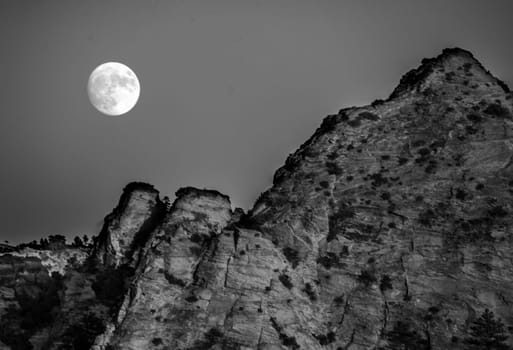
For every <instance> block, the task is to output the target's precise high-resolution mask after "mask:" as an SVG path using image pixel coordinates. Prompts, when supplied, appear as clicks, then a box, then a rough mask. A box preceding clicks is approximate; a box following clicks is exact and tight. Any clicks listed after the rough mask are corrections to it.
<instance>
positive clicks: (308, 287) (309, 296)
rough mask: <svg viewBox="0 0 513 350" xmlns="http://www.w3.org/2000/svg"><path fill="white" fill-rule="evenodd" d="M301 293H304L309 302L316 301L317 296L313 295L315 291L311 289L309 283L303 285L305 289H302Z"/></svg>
mask: <svg viewBox="0 0 513 350" xmlns="http://www.w3.org/2000/svg"><path fill="white" fill-rule="evenodd" d="M303 292H305V293H306V295H308V298H309V299H310V300H311V301H316V300H317V295H316V294H315V291H314V289H313V287H312V285H311V284H310V283H306V284H305V288H303Z"/></svg>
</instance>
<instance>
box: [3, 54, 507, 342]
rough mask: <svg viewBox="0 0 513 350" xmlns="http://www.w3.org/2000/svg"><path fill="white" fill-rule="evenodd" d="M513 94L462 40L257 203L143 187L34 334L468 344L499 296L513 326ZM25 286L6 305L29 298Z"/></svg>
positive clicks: (315, 140) (131, 193) (298, 158)
mask: <svg viewBox="0 0 513 350" xmlns="http://www.w3.org/2000/svg"><path fill="white" fill-rule="evenodd" d="M512 101H513V99H512V94H511V93H510V92H509V89H508V88H507V86H506V85H505V84H504V83H503V82H501V81H500V80H498V79H496V78H495V77H493V76H492V75H491V74H490V73H489V72H488V71H486V69H485V68H484V67H483V66H482V65H481V64H480V63H479V62H478V61H477V60H476V59H475V58H474V57H473V56H472V55H471V54H470V53H469V52H467V51H464V50H461V49H447V50H444V52H443V53H442V54H441V55H440V56H438V57H435V58H432V59H425V60H423V62H422V65H421V66H420V67H419V68H416V69H414V70H412V71H411V72H409V73H407V74H406V75H405V76H404V77H403V78H402V79H401V82H400V84H399V86H398V87H397V88H396V89H395V90H394V91H393V93H392V94H391V96H390V97H389V98H388V99H387V100H386V101H382V100H378V101H374V102H373V103H372V104H371V105H369V106H364V107H358V108H356V107H353V108H347V109H343V110H341V111H340V112H339V113H338V114H335V115H331V116H328V117H327V118H326V119H325V120H324V121H323V123H322V125H321V126H320V127H319V129H317V131H316V132H315V133H314V135H313V136H312V137H311V138H310V139H309V140H308V141H307V142H305V143H304V144H303V145H302V146H301V147H300V148H299V149H298V150H297V151H296V152H295V153H293V154H291V155H290V156H289V157H288V159H287V160H286V162H285V165H284V166H283V167H282V168H280V169H278V171H277V172H276V173H275V176H274V181H273V186H272V187H271V188H270V189H269V190H267V191H266V192H264V193H263V194H262V195H261V196H260V198H259V199H258V200H257V201H256V203H255V205H254V207H253V208H252V210H251V211H250V212H249V213H244V212H243V211H241V210H240V209H236V210H232V208H231V204H230V200H229V198H228V197H227V196H225V195H223V194H221V193H219V192H217V191H213V190H200V189H195V188H191V187H187V188H183V189H180V190H179V191H177V193H176V199H175V201H174V203H173V204H172V205H171V206H170V207H167V206H166V204H165V203H164V202H162V201H161V200H160V199H159V193H158V192H157V191H156V190H155V189H154V188H153V187H152V186H150V185H147V184H141V183H135V184H130V185H128V186H127V187H126V188H125V190H124V192H123V195H122V197H121V200H120V203H119V205H118V206H117V207H116V209H114V211H113V212H112V213H111V214H110V215H108V216H107V217H106V220H105V225H104V227H103V229H102V232H101V233H100V235H99V237H98V238H97V239H96V241H95V247H94V249H93V252H92V253H91V255H90V258H89V259H87V261H86V262H85V263H84V264H82V265H80V264H79V265H80V266H78V267H75V268H73V269H66V270H65V275H64V277H63V278H62V279H61V282H59V283H61V284H60V285H58V286H57V287H56V289H55V290H56V291H57V295H58V298H57V299H55V298H54V297H52V298H54V299H51V300H54V301H55V300H57V303H56V304H52V308H51V309H52V310H53V312H54V313H55V314H57V315H61V317H60V318H59V320H56V319H55V318H52V319H50V320H46V321H45V322H46V323H44V327H39V328H38V327H35V329H34V330H31V331H30V332H29V331H26V332H25V333H23V334H26V335H30V341H31V344H32V345H33V346H34V348H36V349H42V348H52V349H53V348H66V346H68V347H69V346H70V344H73V346H75V348H83V349H87V348H90V347H92V348H93V349H96V350H107V349H110V350H111V349H134V350H135V349H187V350H192V349H260V350H266V349H267V350H270V349H333V350H334V349H337V350H338V349H348V350H349V349H350V350H360V349H403V348H412V346H415V347H416V348H419V349H432V350H436V349H463V348H464V344H465V339H466V338H468V337H469V334H470V326H471V325H472V323H473V322H474V321H475V320H476V319H477V318H478V317H479V316H480V315H481V314H482V312H483V311H484V310H485V309H489V310H491V311H492V312H493V314H494V315H495V317H497V318H498V319H500V320H501V322H503V323H504V324H505V325H506V328H505V331H506V332H510V333H511V331H512V330H513V311H512V310H513V249H512V248H513V232H512V229H511V227H512V226H513V222H512V221H513V219H512V215H511V213H512V212H513V138H512V136H513V114H512V109H513V103H512ZM5 256H7V255H5ZM9 256H10V258H9V259H15V261H16V262H15V265H16V264H29V263H30V264H34V262H32V260H31V259H33V258H26V259H25V260H23V259H21V258H20V257H13V256H12V255H9ZM16 259H18V260H16ZM19 259H21V260H19ZM25 261H26V262H25ZM43 268H44V270H43V271H44V273H42V272H38V271H40V270H41V269H43ZM32 269H33V271H34V272H32V274H38V273H39V274H40V275H41V276H43V275H44V276H45V277H44V278H45V279H47V278H50V277H49V275H48V270H46V268H45V267H44V266H43V264H42V263H37V262H36V263H35V265H34V267H33V268H32ZM9 281H11V282H9V283H11V285H12V286H13V287H14V289H15V288H16V285H17V283H18V282H17V280H16V279H15V278H10V280H9ZM42 281H43V283H48V281H47V282H44V280H42ZM14 289H12V288H11V289H6V288H3V287H2V288H0V293H1V294H0V299H1V300H0V303H3V304H1V305H4V306H2V307H3V309H7V308H10V309H11V310H18V309H20V308H21V309H23V307H26V306H23V305H21V304H22V302H20V299H19V298H18V297H17V296H16V293H14V292H13V290H14ZM52 295H53V294H52ZM29 299H30V298H29ZM30 300H32V299H30ZM26 310H29V309H26ZM17 315H18V316H17ZM9 317H10V318H9V320H10V324H14V325H18V326H19V325H20V324H21V323H20V322H21V321H20V319H19V317H21V316H19V314H16V313H14V312H12V311H11V312H10V314H9ZM17 317H18V318H17ZM49 324H51V325H52V328H51V330H49V328H48V327H47V325H49ZM3 325H4V326H3V327H4V328H2V329H4V330H5V329H6V327H5V323H3ZM0 326H1V325H0ZM508 327H509V328H508ZM7 329H8V330H12V328H9V327H7ZM78 330H82V331H81V332H79V331H78ZM84 330H85V331H84ZM77 332H78V334H79V336H77V335H73V334H75V333H77ZM19 339H20V338H19V337H18V338H13V337H7V336H6V335H5V332H4V333H2V331H1V330H0V340H1V341H2V342H4V343H5V344H6V345H7V346H11V348H14V349H16V348H20V349H22V348H23V347H21V346H22V345H23V344H22V345H19V344H18V343H16V341H20V340H19ZM43 340H44V342H43ZM512 342H513V337H510V338H509V343H510V344H512ZM79 344H85V345H79ZM25 345H26V344H25ZM512 345H513V344H512ZM80 346H82V347H80ZM23 349H24V348H23Z"/></svg>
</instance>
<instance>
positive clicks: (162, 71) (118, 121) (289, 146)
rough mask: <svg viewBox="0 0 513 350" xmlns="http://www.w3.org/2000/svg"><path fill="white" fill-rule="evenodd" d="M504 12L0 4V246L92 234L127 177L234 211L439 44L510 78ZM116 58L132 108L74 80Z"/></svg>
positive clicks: (508, 6) (439, 6) (440, 6)
mask: <svg viewBox="0 0 513 350" xmlns="http://www.w3.org/2000/svg"><path fill="white" fill-rule="evenodd" d="M512 13H513V1H511V0H504V1H499V0H493V1H470V0H459V1H458V0H451V1H447V0H436V1H433V0H430V1H420V0H418V1H412V0H387V1H378V0H375V1H366V0H354V1H344V0H331V1H328V0H315V1H314V0H310V1H301V0H289V1H286V0H272V1H271V0H267V1H257V0H251V1H250V0H233V1H232V0H216V1H210V0H203V1H194V0H184V1H39V0H38V1H21V0H6V1H1V2H0V49H1V55H0V79H1V84H0V160H1V168H0V222H1V228H0V238H1V239H2V240H4V239H7V240H10V241H11V242H20V241H28V240H32V239H37V238H39V237H42V236H46V235H48V234H67V235H69V236H73V235H75V234H84V233H87V234H96V233H97V232H98V231H99V226H100V223H101V221H102V219H103V217H104V216H105V215H106V214H107V213H108V212H109V211H110V210H111V209H112V207H113V206H115V204H116V203H117V200H118V197H119V195H120V192H121V189H122V188H123V187H124V185H125V184H126V183H127V182H129V181H133V180H141V181H147V182H150V183H152V184H154V185H155V186H156V187H157V188H158V189H159V190H160V191H161V193H162V194H163V195H166V194H167V195H169V196H170V197H171V198H173V194H174V192H175V191H176V190H177V189H178V188H179V187H182V186H187V185H192V186H197V187H200V188H203V187H207V188H214V189H217V190H219V191H221V192H223V193H226V194H227V195H229V196H230V197H231V198H232V203H234V205H236V206H241V207H243V208H244V209H248V208H249V207H251V205H252V203H253V201H254V200H255V199H256V197H257V196H258V194H259V193H260V192H262V191H264V190H265V189H266V188H267V187H269V186H270V184H271V179H272V174H273V173H274V171H275V170H276V169H277V168H278V167H279V166H280V165H281V164H283V162H284V161H285V158H286V156H287V155H288V153H290V152H292V151H293V150H295V149H296V148H297V147H298V146H299V145H300V144H301V143H302V142H303V141H305V140H306V139H307V138H308V137H309V136H310V135H311V134H312V133H313V131H314V130H315V128H317V127H318V126H319V124H320V122H321V120H322V118H323V117H325V116H326V115H327V114H330V113H335V112H337V111H338V110H339V109H340V108H342V107H347V106H351V105H363V104H368V103H370V102H372V101H373V100H374V99H376V98H386V97H387V96H388V95H389V94H390V93H391V91H392V90H393V88H394V87H395V86H396V85H397V83H398V82H399V79H400V77H401V75H402V74H404V73H406V71H408V70H409V69H411V68H413V67H416V66H417V65H418V64H419V63H420V60H421V59H422V58H423V57H431V56H434V55H437V54H439V53H440V52H441V50H442V49H443V48H445V47H452V46H459V47H462V48H465V49H468V50H470V51H472V52H473V53H474V55H475V56H476V57H477V58H478V59H479V60H480V61H481V62H482V63H483V64H484V65H485V66H486V67H487V68H488V69H490V70H491V71H492V73H494V74H495V75H497V76H498V77H500V78H501V79H502V80H504V81H506V82H507V83H508V84H509V85H510V86H511V85H512V82H513V67H512V62H513V45H512V43H511V33H512V27H511V14H512ZM106 61H120V62H123V63H125V64H127V65H128V66H130V67H131V68H132V69H133V70H134V71H135V72H136V74H137V75H138V77H139V79H140V82H141V87H142V89H141V97H140V99H139V103H138V104H137V106H136V107H135V108H134V109H133V110H132V111H131V112H129V113H128V114H126V115H124V116H122V117H106V116H103V115H101V114H99V112H97V111H96V110H95V109H94V108H93V107H92V106H91V105H90V103H89V100H88V98H87V93H86V84H87V78H88V76H89V74H90V72H91V71H92V70H93V69H94V68H95V67H96V66H97V65H99V64H100V63H103V62H106Z"/></svg>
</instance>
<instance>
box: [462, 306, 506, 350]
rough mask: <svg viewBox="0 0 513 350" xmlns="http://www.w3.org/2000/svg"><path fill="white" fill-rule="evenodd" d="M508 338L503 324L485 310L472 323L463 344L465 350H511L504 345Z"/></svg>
mask: <svg viewBox="0 0 513 350" xmlns="http://www.w3.org/2000/svg"><path fill="white" fill-rule="evenodd" d="M508 338H509V336H508V335H507V334H506V329H505V326H504V323H502V321H501V320H500V319H496V318H495V316H494V314H493V312H491V311H490V310H488V309H486V310H485V311H484V312H483V313H482V314H481V317H479V318H478V319H477V320H475V321H474V322H473V324H472V326H471V327H470V332H469V335H468V337H467V338H465V339H464V340H463V343H464V344H465V350H480V349H490V350H511V349H512V348H511V347H510V346H508V345H507V344H506V340H507V339H508Z"/></svg>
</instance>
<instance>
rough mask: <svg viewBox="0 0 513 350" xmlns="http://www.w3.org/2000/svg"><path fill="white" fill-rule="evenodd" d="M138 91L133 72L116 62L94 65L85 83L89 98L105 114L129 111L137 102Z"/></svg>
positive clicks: (119, 113)
mask: <svg viewBox="0 0 513 350" xmlns="http://www.w3.org/2000/svg"><path fill="white" fill-rule="evenodd" d="M140 92H141V87H140V85H139V80H138V79H137V76H136V75H135V73H134V72H133V71H132V70H131V69H130V68H128V67H127V66H125V65H124V64H122V63H118V62H107V63H103V64H101V65H99V66H98V67H96V69H95V70H93V72H92V73H91V75H90V76H89V81H88V83H87V93H88V95H89V100H90V101H91V103H92V105H93V106H94V107H95V108H96V109H97V110H99V111H100V112H102V113H104V114H106V115H121V114H125V113H126V112H128V111H130V110H131V109H132V108H133V107H134V106H135V104H136V103H137V100H138V99H139V94H140Z"/></svg>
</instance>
